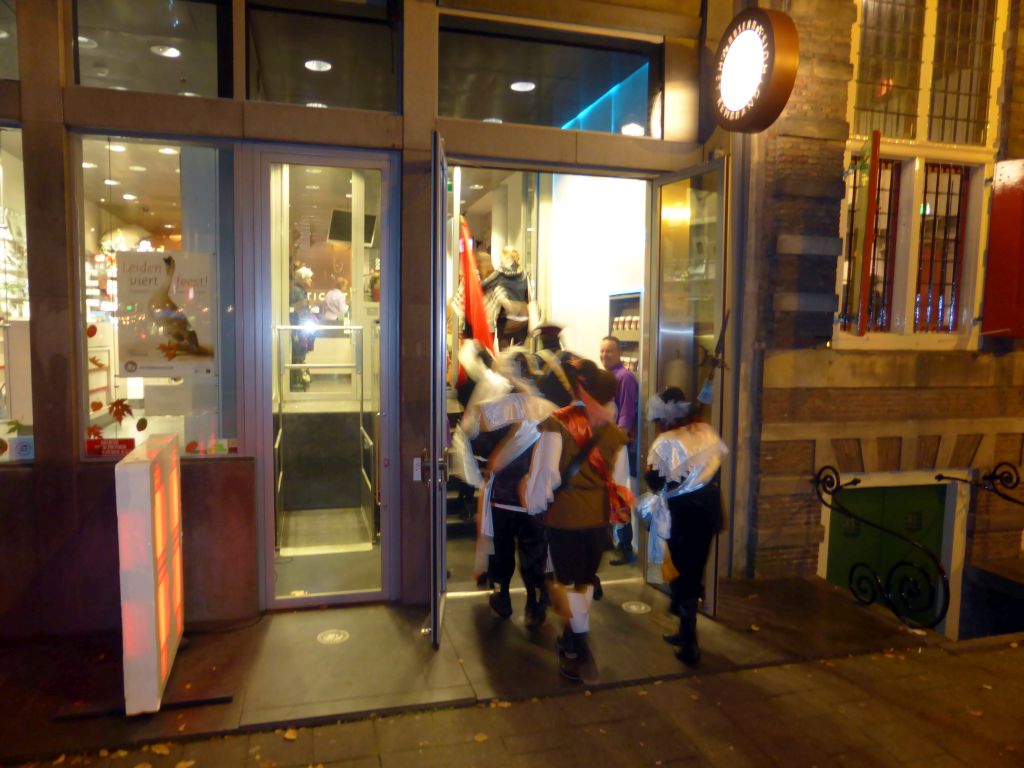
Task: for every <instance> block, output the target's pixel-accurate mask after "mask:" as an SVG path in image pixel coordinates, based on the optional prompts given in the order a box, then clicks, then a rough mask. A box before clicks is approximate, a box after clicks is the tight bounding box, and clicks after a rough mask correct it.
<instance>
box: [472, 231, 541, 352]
mask: <svg viewBox="0 0 1024 768" xmlns="http://www.w3.org/2000/svg"><path fill="white" fill-rule="evenodd" d="M520 262H521V258H520V256H519V251H517V250H516V249H515V248H513V247H512V246H510V245H506V246H505V247H504V248H503V249H502V251H501V261H500V263H499V264H498V268H497V269H496V270H494V271H493V272H491V273H490V274H489V275H488V276H487V277H485V278H484V279H483V282H482V283H481V285H482V287H483V290H484V295H485V296H488V297H490V298H489V300H488V306H489V308H491V307H493V308H494V309H495V310H497V311H496V315H495V317H494V326H495V330H496V331H497V336H498V346H499V348H501V349H505V348H506V347H510V346H516V345H521V344H523V343H524V342H525V341H526V336H527V333H528V332H529V330H530V328H531V327H533V326H536V325H537V314H538V313H537V308H536V306H535V305H534V304H533V301H532V299H531V297H530V281H529V278H528V277H527V275H526V272H525V271H524V270H523V267H522V264H521V263H520Z"/></svg>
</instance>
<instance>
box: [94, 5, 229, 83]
mask: <svg viewBox="0 0 1024 768" xmlns="http://www.w3.org/2000/svg"><path fill="white" fill-rule="evenodd" d="M75 22H76V24H75V26H76V33H75V34H76V40H75V54H76V55H75V76H76V77H75V79H76V81H77V82H78V84H79V85H88V86H92V87H94V88H112V89H114V90H116V91H149V92H151V93H174V94H178V95H180V96H208V97H216V96H225V97H230V96H231V3H230V2H229V0H171V1H170V2H168V0H132V2H131V3H111V2H106V0H76V2H75Z"/></svg>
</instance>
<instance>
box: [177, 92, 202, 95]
mask: <svg viewBox="0 0 1024 768" xmlns="http://www.w3.org/2000/svg"><path fill="white" fill-rule="evenodd" d="M178 95H179V96H198V95H199V94H198V93H192V91H178Z"/></svg>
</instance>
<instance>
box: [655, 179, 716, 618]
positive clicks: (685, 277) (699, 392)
mask: <svg viewBox="0 0 1024 768" xmlns="http://www.w3.org/2000/svg"><path fill="white" fill-rule="evenodd" d="M726 177H727V174H726V167H725V161H724V160H718V161H714V162H711V163H708V164H706V165H702V166H698V167H696V168H693V169H691V170H689V171H686V172H684V173H682V174H675V175H672V176H667V177H664V178H662V179H659V180H657V181H656V182H655V183H654V190H653V197H652V205H651V209H652V218H653V221H652V222H651V232H652V234H653V242H652V248H653V259H652V269H651V270H650V272H649V274H648V281H649V291H648V295H649V296H650V297H651V301H650V304H649V307H650V309H649V311H650V313H651V315H650V326H649V327H650V328H651V329H652V332H651V334H650V340H649V344H650V354H651V365H650V366H649V368H648V370H649V371H650V372H651V375H648V376H647V380H646V381H647V383H646V389H647V391H646V392H645V401H646V399H647V398H648V397H650V396H651V395H653V394H655V393H657V392H660V391H661V390H663V389H664V388H665V387H668V386H677V387H680V388H681V389H682V390H683V392H685V393H686V396H687V398H688V399H689V400H690V401H691V402H693V404H694V406H696V407H699V408H700V413H701V416H702V418H703V419H704V420H705V421H707V422H708V423H710V424H711V425H712V426H713V427H714V428H715V429H716V430H717V431H718V433H719V434H722V426H723V402H722V400H723V398H722V392H723V376H722V375H721V373H718V374H717V375H716V369H717V368H718V367H719V365H720V363H721V361H722V339H723V336H724V333H725V329H726V325H727V322H728V315H727V312H726V306H725V285H726V282H725V279H726V273H725V268H726V261H725V246H726V243H725V233H726V228H725V227H726V221H725V211H726V207H725V192H726V190H725V183H726ZM645 429H646V430H647V431H646V433H645V434H644V440H643V445H644V446H650V444H651V442H652V441H653V439H654V435H653V432H652V431H651V429H650V424H649V422H645ZM719 540H720V537H716V539H715V542H714V544H713V546H712V548H711V555H710V557H709V558H708V565H707V569H706V571H705V576H704V585H705V598H704V605H703V611H704V612H705V613H708V614H710V615H714V613H715V608H716V603H717V586H718V585H717V580H716V574H717V573H718V547H719ZM647 579H648V581H649V582H651V583H653V584H660V583H661V573H660V566H649V567H648V569H647Z"/></svg>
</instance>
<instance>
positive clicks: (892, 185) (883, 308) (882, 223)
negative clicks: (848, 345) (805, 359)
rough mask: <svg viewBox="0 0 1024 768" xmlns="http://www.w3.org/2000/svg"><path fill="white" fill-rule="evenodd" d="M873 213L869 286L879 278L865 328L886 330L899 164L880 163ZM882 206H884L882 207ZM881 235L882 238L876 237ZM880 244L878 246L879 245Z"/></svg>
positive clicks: (890, 304) (896, 212) (872, 293)
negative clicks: (876, 202) (874, 234)
mask: <svg viewBox="0 0 1024 768" xmlns="http://www.w3.org/2000/svg"><path fill="white" fill-rule="evenodd" d="M875 195H876V197H877V198H878V208H877V210H876V212H875V232H876V233H877V234H876V236H875V242H874V246H873V247H872V249H871V281H872V286H874V283H875V281H876V280H878V279H879V276H880V277H881V285H880V286H879V288H878V290H877V291H875V290H874V289H872V291H871V296H870V297H869V303H868V329H869V330H872V331H888V330H889V326H890V323H891V321H892V289H893V276H894V273H895V269H896V234H897V229H898V225H899V199H900V163H899V161H898V160H881V161H880V163H879V173H878V187H877V189H876V190H875ZM883 203H884V204H883ZM883 232H884V233H885V235H884V238H882V237H880V235H881V233H883ZM880 243H881V246H880Z"/></svg>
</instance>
